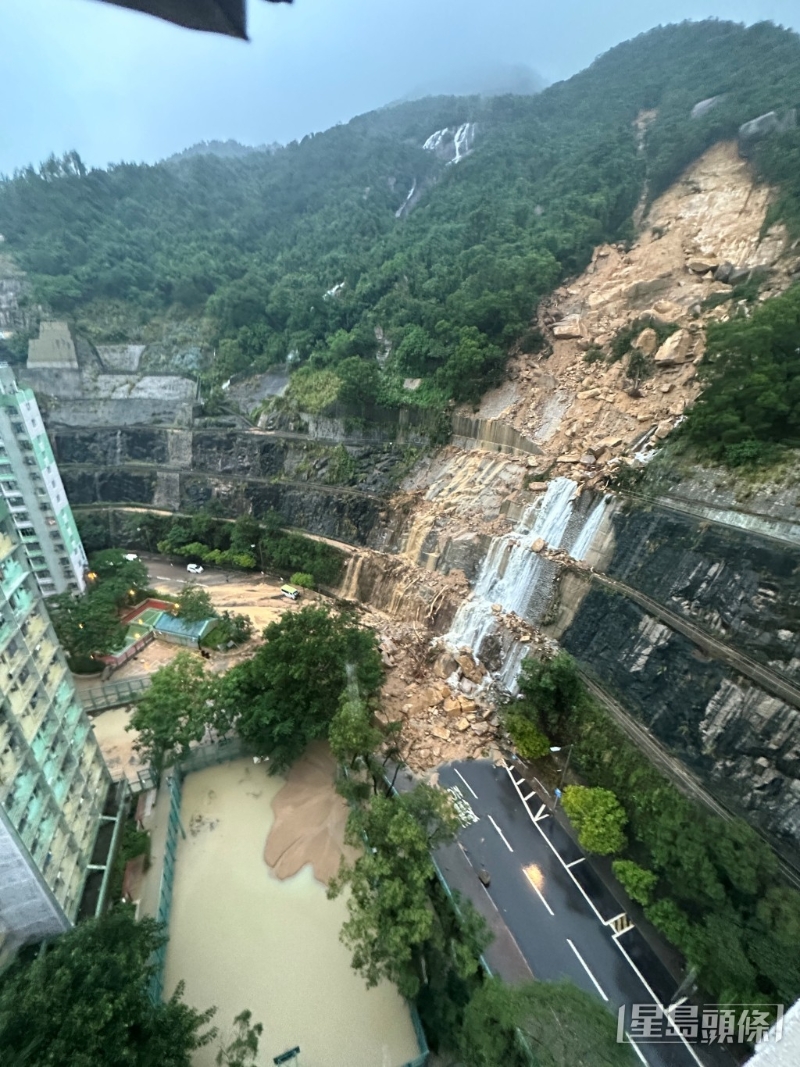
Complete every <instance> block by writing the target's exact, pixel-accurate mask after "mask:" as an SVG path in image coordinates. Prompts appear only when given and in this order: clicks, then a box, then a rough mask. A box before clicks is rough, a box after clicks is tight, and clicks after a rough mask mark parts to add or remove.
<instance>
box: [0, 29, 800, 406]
mask: <svg viewBox="0 0 800 1067" xmlns="http://www.w3.org/2000/svg"><path fill="white" fill-rule="evenodd" d="M712 96H720V97H721V99H720V100H719V101H718V103H717V106H716V107H714V108H713V109H711V110H709V111H708V112H706V113H705V114H703V115H702V116H701V117H699V118H691V117H690V112H691V110H692V107H693V106H694V105H695V104H696V103H697V102H698V101H700V100H702V99H705V98H708V97H712ZM798 104H800V38H798V37H797V35H796V34H794V33H791V32H789V31H786V30H782V29H780V28H778V27H775V26H774V25H772V24H770V23H761V24H758V25H755V26H752V27H749V28H745V27H743V26H739V25H735V24H733V23H729V22H720V21H715V20H710V21H706V22H702V23H683V24H681V25H677V26H669V27H661V28H658V29H655V30H652V31H650V32H648V33H646V34H643V35H641V36H639V37H637V38H635V39H634V40H632V41H629V42H626V43H625V44H622V45H619V46H618V47H616V48H614V49H612V50H611V51H609V52H608V53H606V54H605V55H603V56H601V57H600V58H599V59H598V60H596V61H595V62H594V63H593V64H592V65H591V66H590V67H589V68H587V69H586V70H585V71H582V72H581V73H580V74H578V75H576V76H575V77H573V78H571V79H569V80H568V81H565V82H561V83H559V84H557V85H554V86H551V87H550V88H548V89H546V90H545V91H544V92H542V93H540V94H538V95H536V96H501V97H493V98H477V97H469V98H468V97H438V98H427V99H425V100H421V101H416V102H413V103H407V104H401V105H398V106H395V107H391V108H386V109H383V110H380V111H375V112H372V113H370V114H367V115H363V116H361V117H359V118H356V119H353V120H352V121H351V122H349V123H348V124H346V125H341V126H337V127H334V128H333V129H331V130H328V131H327V132H325V133H322V134H318V135H314V136H309V137H306V138H304V139H303V140H302V141H301V142H299V143H292V144H290V145H288V146H286V147H285V148H282V149H275V148H274V147H271V148H270V149H268V150H264V151H251V152H246V153H242V154H237V153H236V152H235V151H233V150H231V151H230V152H229V153H228V154H227V155H226V157H225V158H221V157H220V156H219V155H216V154H202V153H201V154H195V153H194V152H187V153H183V154H182V155H181V156H178V157H172V159H171V160H170V161H168V162H166V163H163V164H158V165H155V166H144V165H134V164H126V163H121V164H118V165H114V166H110V167H109V168H108V169H107V170H99V169H98V170H87V169H86V168H85V166H84V165H83V163H82V162H81V160H80V158H79V157H78V156H77V155H76V154H75V153H71V154H69V155H67V156H65V157H64V158H63V159H61V160H57V159H55V158H51V159H50V160H48V161H47V162H46V163H44V164H43V165H42V166H41V167H39V169H34V168H33V167H29V168H27V169H25V170H23V171H21V172H19V173H18V174H16V175H15V176H14V177H12V178H8V179H5V180H3V181H2V182H0V232H1V233H3V234H4V236H5V238H6V241H7V247H9V248H10V249H11V250H12V251H13V253H14V255H15V257H16V259H17V261H18V262H19V264H20V265H21V266H22V267H23V268H24V269H25V270H26V271H27V272H28V273H29V275H30V278H31V282H32V284H33V290H34V297H35V299H36V300H38V301H41V302H43V303H44V304H45V305H46V306H49V307H50V308H51V309H52V310H53V311H55V312H57V313H58V314H63V315H68V316H70V317H72V318H73V319H74V320H75V321H76V323H77V324H78V326H79V327H80V328H81V329H82V330H83V331H84V332H85V333H87V334H88V335H89V336H90V337H91V338H92V339H93V340H95V341H96V342H101V341H102V342H118V341H134V340H153V339H155V338H156V337H157V336H158V330H159V329H163V327H164V324H165V323H166V322H168V321H170V320H178V321H181V320H186V319H190V320H193V321H195V322H196V324H197V327H198V330H199V334H200V336H202V339H203V341H204V344H205V347H206V350H207V353H208V365H207V374H208V377H209V379H210V384H212V385H213V384H219V383H221V382H223V381H224V380H225V379H227V378H228V377H230V376H231V375H233V374H236V373H240V372H244V371H247V370H250V369H256V370H264V369H266V368H267V367H270V366H274V365H276V364H284V363H285V362H287V361H288V362H289V364H290V366H292V367H293V368H294V369H295V370H300V369H302V374H301V377H300V378H299V379H298V380H297V388H298V390H299V392H300V395H301V396H321V397H322V398H323V399H324V400H325V401H326V402H328V401H330V399H331V398H335V397H336V396H337V393H338V394H339V395H340V397H341V398H342V399H345V400H346V398H347V397H348V396H350V397H354V396H355V397H358V398H359V400H361V401H362V402H363V401H378V402H379V403H383V404H397V403H400V402H403V403H416V404H421V405H430V406H435V407H441V406H442V405H443V404H444V403H446V401H447V400H448V399H450V398H454V399H456V400H475V399H476V398H477V397H478V396H479V395H480V394H481V392H482V391H483V390H485V388H486V387H487V386H489V385H490V384H492V383H493V382H496V381H497V380H498V379H499V378H500V376H501V375H502V370H503V366H504V362H505V357H506V354H507V352H508V351H509V349H510V348H511V347H512V346H513V345H515V344H522V345H524V346H527V347H528V348H529V349H532V348H535V346H536V345H537V343H540V339H539V338H538V336H537V333H536V331H535V330H533V329H531V319H532V315H533V313H534V311H535V308H536V305H537V302H538V300H539V299H540V298H541V297H542V296H543V295H544V294H545V293H547V292H548V291H549V290H551V289H552V287H553V286H554V285H555V284H557V283H558V281H559V280H560V279H562V278H564V277H565V276H569V275H572V274H575V273H576V272H578V271H580V270H581V269H582V268H583V267H584V266H585V264H586V263H587V261H588V260H589V257H590V255H591V252H592V249H593V248H594V246H595V245H597V244H598V243H599V242H602V241H609V240H620V239H622V240H624V239H626V238H628V237H629V236H631V234H632V229H631V226H632V224H631V212H632V209H633V207H634V206H635V204H636V202H637V199H638V198H639V196H640V194H641V192H642V190H643V188H644V183H645V181H646V182H647V189H648V194H649V196H650V197H653V196H656V195H658V194H659V193H660V192H662V191H663V190H664V189H665V188H666V187H667V186H668V185H669V184H670V182H671V181H673V180H674V179H675V177H676V176H677V175H678V174H679V173H680V171H681V170H682V169H683V168H684V167H685V166H686V165H687V164H688V163H689V162H690V161H691V160H692V159H694V158H696V157H697V155H698V154H699V153H700V152H702V151H703V150H704V149H705V148H706V147H708V146H709V145H710V144H712V143H714V142H715V141H717V140H719V139H720V138H724V137H731V136H733V135H735V133H736V131H737V129H738V127H739V125H740V124H741V123H742V122H744V121H747V120H749V119H752V118H754V117H755V116H758V115H760V114H762V113H764V112H766V111H769V110H773V109H775V110H782V109H786V108H789V107H791V106H796V105H798ZM645 108H657V110H658V114H657V118H656V120H655V122H654V123H653V124H652V125H651V126H650V127H649V129H648V130H647V133H646V137H645V140H644V144H643V146H642V147H643V150H642V151H638V150H637V140H636V131H635V128H634V125H633V123H634V119H635V118H636V116H637V114H638V113H639V112H640V111H641V110H642V109H645ZM467 121H472V122H475V123H476V124H477V126H476V129H477V132H476V140H475V149H474V151H473V152H472V153H471V154H470V155H469V156H467V157H466V158H464V159H461V160H460V161H459V162H458V164H457V165H455V166H454V165H452V164H450V165H448V164H446V163H445V162H444V161H443V160H442V159H440V158H438V157H437V155H436V153H434V152H431V151H425V150H424V149H423V147H422V146H423V144H424V142H425V140H426V138H428V137H429V135H430V134H432V133H433V132H434V131H436V130H438V129H441V128H443V127H445V126H450V127H454V126H456V125H457V124H459V123H462V122H467ZM798 158H800V131H798V130H790V131H789V132H787V133H784V134H781V135H780V136H778V137H776V138H774V139H773V140H772V141H767V142H764V144H763V146H762V148H761V149H760V150H759V152H758V153H757V155H756V158H755V163H756V165H757V166H758V167H759V168H760V169H761V171H762V173H763V174H764V176H765V177H767V178H768V179H770V180H772V181H775V182H777V183H778V184H779V186H780V190H781V199H780V202H779V203H778V204H777V205H776V208H775V211H776V212H777V213H779V214H781V215H782V216H783V217H784V218H785V219H786V221H787V223H788V224H789V225H790V227H792V228H794V229H797V230H798V231H800V185H798V177H797V175H798V168H797V166H796V165H795V163H796V161H797V159H798ZM413 186H416V189H417V191H419V190H422V195H421V197H420V199H419V201H418V202H417V203H416V205H415V206H414V208H413V210H411V211H410V212H408V213H404V212H402V211H401V212H400V216H399V217H398V211H399V209H401V206H402V205H403V203H404V201H405V199H406V197H407V195H408V193H409V191H410V190H411V188H412V187H413ZM376 334H377V335H376ZM376 355H377V356H379V357H380V358H379V359H376V358H375V357H376ZM406 378H420V379H422V384H421V386H420V388H419V389H417V390H416V392H413V393H410V392H408V391H406V390H404V388H403V381H404V379H406Z"/></svg>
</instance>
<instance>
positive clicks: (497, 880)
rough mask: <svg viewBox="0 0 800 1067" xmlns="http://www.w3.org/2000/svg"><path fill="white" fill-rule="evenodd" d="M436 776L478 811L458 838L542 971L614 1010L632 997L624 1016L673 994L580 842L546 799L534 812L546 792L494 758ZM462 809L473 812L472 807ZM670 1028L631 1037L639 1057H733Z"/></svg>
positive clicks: (702, 1061) (674, 1062) (668, 1060)
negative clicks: (638, 1039)
mask: <svg viewBox="0 0 800 1067" xmlns="http://www.w3.org/2000/svg"><path fill="white" fill-rule="evenodd" d="M512 773H513V774H514V776H515V779H519V778H520V775H519V772H518V771H516V770H512ZM439 784H440V785H442V786H443V787H444V788H456V789H458V790H459V791H460V794H461V797H462V798H463V800H464V801H466V803H467V804H468V805H469V809H471V811H472V815H473V816H474V817H475V818H476V820H477V821H475V822H469V823H468V825H465V826H464V828H463V830H462V832H461V834H460V838H459V840H460V844H461V846H462V848H463V849H464V852H465V853H466V855H467V858H468V859H469V860H470V862H471V863H472V865H473V866H474V868H475V869H476V872H477V870H478V869H480V868H481V867H483V868H485V869H486V870H487V871H488V872H489V874H490V875H491V884H490V886H489V888H488V890H486V892H487V893H488V895H489V896H490V897H491V899H492V901H493V902H494V904H495V906H496V907H497V910H498V912H499V914H500V915H501V916H502V918H503V920H504V921H505V924H506V926H507V927H508V929H509V931H510V933H511V934H512V935H513V938H514V940H515V941H516V943H517V945H518V946H519V949H520V951H521V953H522V955H523V956H524V958H525V959H526V961H527V962H528V964H529V966H530V968H531V971H532V972H533V974H534V975H535V976H536V977H537V978H541V979H551V980H553V979H558V978H563V977H566V978H569V979H571V980H572V981H573V982H574V983H575V984H576V985H578V986H580V988H581V989H585V990H586V991H587V992H588V993H592V994H594V995H595V996H598V997H600V998H601V999H602V1000H603V1002H604V1003H605V1004H606V1005H607V1007H608V1008H609V1010H610V1011H611V1012H613V1014H614V1015H615V1016H616V1015H617V1012H618V1009H619V1008H620V1007H621V1006H622V1005H627V1006H628V1012H627V1015H626V1019H628V1020H629V1019H630V1005H633V1004H653V1002H654V996H655V998H657V1000H658V1001H659V1002H660V1003H661V1004H662V1005H664V1004H666V1005H668V1004H669V1003H670V1001H671V1000H672V998H673V996H674V994H675V987H674V982H672V980H671V979H670V978H669V975H668V974H667V972H666V970H665V969H664V968H663V966H662V965H661V963H660V961H658V960H657V958H656V957H655V956H654V955H653V954H652V952H651V951H650V949H649V948H648V947H647V945H646V944H645V943H644V941H643V939H642V938H641V936H640V935H639V934H638V932H637V931H636V930H635V929H629V930H627V931H626V932H624V933H620V932H619V931H620V930H622V929H624V927H625V926H627V925H629V923H628V921H627V919H625V917H624V916H623V917H622V918H619V916H620V911H621V909H620V907H619V905H618V904H617V903H616V902H615V901H614V899H613V897H611V895H610V893H608V891H607V890H606V889H605V887H604V886H603V885H602V883H600V882H599V880H597V879H596V878H595V877H594V876H593V873H592V871H591V869H590V868H589V867H587V866H586V864H585V861H584V860H583V859H582V858H581V856H582V854H581V852H580V850H579V849H578V847H577V846H576V845H575V844H574V843H573V842H572V840H571V839H570V838H569V837H568V836H567V834H566V833H565V832H564V831H563V830H562V829H561V827H560V826H559V825H558V824H557V823H556V822H554V820H553V819H552V817H550V816H549V815H548V814H547V811H546V809H545V811H544V812H542V813H541V816H540V817H539V818H538V821H536V822H534V821H533V818H532V816H533V817H536V816H537V813H539V812H540V808H541V801H540V799H539V797H538V796H537V795H535V794H534V795H533V796H531V797H530V798H529V801H528V803H524V802H523V800H524V798H525V797H527V794H528V793H530V792H531V789H530V787H528V786H526V785H523V786H522V787H521V790H520V791H518V789H517V788H516V787H515V784H514V781H512V780H511V777H510V775H509V773H508V771H507V770H506V769H505V768H503V767H495V766H494V765H493V764H491V763H489V762H488V761H471V762H461V763H453V764H449V765H447V766H445V767H443V768H442V769H441V771H440V774H439ZM520 792H521V793H522V796H521V795H520ZM463 810H464V816H465V818H464V820H463V821H467V820H469V819H470V818H471V816H470V814H469V810H468V809H466V808H464V809H463ZM567 864H571V865H572V866H570V868H569V870H568V869H567V867H566V865H567ZM570 871H572V873H573V874H574V875H575V878H576V879H577V880H578V881H579V883H580V885H581V888H579V887H578V886H577V885H576V884H575V881H574V880H573V878H572V877H571V875H570ZM476 879H477V873H476ZM581 890H583V891H581ZM615 919H616V920H617V922H616V928H615V925H614V923H613V920H615ZM627 957H629V958H627ZM637 972H638V973H637ZM645 982H646V983H647V985H646V984H645ZM647 986H649V987H650V990H648V988H647ZM651 991H652V992H651ZM671 1036H672V1038H673V1041H674V1043H657V1044H653V1043H648V1044H644V1043H635V1045H634V1047H635V1050H636V1052H637V1054H638V1055H639V1058H640V1060H641V1061H642V1062H644V1063H647V1064H649V1065H651V1067H698V1065H702V1067H706V1065H707V1064H714V1065H715V1067H716V1064H718V1063H720V1062H722V1063H725V1062H727V1063H728V1064H731V1063H732V1062H733V1061H732V1060H730V1059H728V1058H727V1057H723V1058H722V1060H720V1059H719V1058H718V1057H717V1055H715V1054H714V1053H713V1052H710V1051H709V1050H708V1049H707V1048H706V1047H705V1046H694V1045H693V1046H691V1047H689V1046H687V1045H686V1044H684V1043H683V1042H681V1041H680V1040H679V1039H677V1038H676V1037H675V1035H674V1033H673V1034H672V1035H671Z"/></svg>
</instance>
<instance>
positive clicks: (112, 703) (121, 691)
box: [78, 675, 150, 711]
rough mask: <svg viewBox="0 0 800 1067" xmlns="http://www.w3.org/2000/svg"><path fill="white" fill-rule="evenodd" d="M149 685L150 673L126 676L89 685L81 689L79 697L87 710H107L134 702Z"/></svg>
mask: <svg viewBox="0 0 800 1067" xmlns="http://www.w3.org/2000/svg"><path fill="white" fill-rule="evenodd" d="M149 685H150V675H143V676H142V677H140V678H125V679H121V680H120V681H119V682H106V683H105V685H91V686H88V687H87V688H86V689H81V690H79V692H78V697H79V699H80V702H81V704H82V705H83V707H84V709H85V710H86V711H105V710H106V709H107V708H118V707H120V706H121V705H122V704H132V703H133V702H134V701H135V700H138V699H139V697H140V696H141V695H142V693H143V692H144V691H145V689H147V688H148V686H149Z"/></svg>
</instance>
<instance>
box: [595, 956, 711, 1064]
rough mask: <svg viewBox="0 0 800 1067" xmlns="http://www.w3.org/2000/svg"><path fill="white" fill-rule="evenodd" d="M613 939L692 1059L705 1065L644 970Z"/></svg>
mask: <svg viewBox="0 0 800 1067" xmlns="http://www.w3.org/2000/svg"><path fill="white" fill-rule="evenodd" d="M612 940H613V942H614V944H615V945H616V946H617V948H618V949H619V950H620V952H621V953H622V955H623V956H624V957H625V959H626V960H627V961H628V963H629V964H630V967H631V970H632V971H633V972H634V973H635V974H636V976H637V977H638V979H639V981H640V982H641V983H642V985H643V986H644V988H645V989H646V990H647V993H648V995H649V996H650V997H651V998H652V1000H653V1003H654V1004H657V1005H658V1007H659V1008H661V1010H662V1011H663V1013H664V1015H666V1017H667V1019H668V1020H669V1022H670V1024H671V1025H672V1029H673V1030H674V1031H675V1033H676V1034H677V1035H678V1037H679V1038H680V1039H681V1041H682V1042H683V1044H684V1045H685V1046H686V1051H687V1052H688V1053H689V1055H690V1056H691V1057H692V1059H693V1060H694V1062H695V1063H696V1064H697V1067H703V1061H702V1060H701V1059H700V1057H699V1056H698V1055H697V1053H696V1052H695V1051H694V1049H693V1048H692V1046H691V1045H690V1044H689V1042H688V1041H687V1040H686V1038H685V1037H684V1036H683V1033H682V1032H681V1030H680V1029H679V1028H678V1027H677V1026H676V1025H675V1023H674V1021H673V1020H672V1019H671V1018H670V1016H669V1015H668V1014H667V1009H666V1008H665V1007H664V1005H663V1004H662V1003H661V1001H660V1000H659V999H658V997H657V996H656V995H655V993H654V992H653V990H652V989H651V988H650V985H649V983H648V981H647V979H646V978H645V976H644V975H643V974H642V972H641V971H640V970H639V968H638V967H637V966H636V964H635V963H634V962H633V960H632V959H631V958H630V956H629V955H628V953H627V952H626V951H625V949H624V948H623V947H622V945H621V944H620V943H619V941H618V940H617V938H616V937H614V938H612Z"/></svg>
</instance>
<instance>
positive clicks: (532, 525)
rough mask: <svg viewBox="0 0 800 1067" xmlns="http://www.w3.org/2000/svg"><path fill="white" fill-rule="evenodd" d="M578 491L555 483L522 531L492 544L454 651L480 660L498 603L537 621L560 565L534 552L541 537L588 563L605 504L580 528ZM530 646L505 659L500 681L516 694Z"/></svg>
mask: <svg viewBox="0 0 800 1067" xmlns="http://www.w3.org/2000/svg"><path fill="white" fill-rule="evenodd" d="M577 494H578V486H577V484H576V483H575V482H573V481H571V480H570V479H569V478H555V479H554V480H553V481H552V482H550V484H549V485H548V487H547V492H546V493H545V494H544V496H543V497H542V498H541V499H540V500H538V501H537V502H536V503H535V504H531V505H530V506H529V507H528V508H526V509H525V512H524V514H523V516H522V518H521V519H520V521H519V523H518V524H517V526H516V527H515V528H514V529H513V530H512V531H511V532H510V533H507V534H504V535H503V536H502V537H497V538H495V539H494V540H493V541H492V544H491V546H490V548H489V551H488V552H487V554H486V557H485V559H484V561H483V564H482V566H481V570H480V574H479V575H478V579H477V581H476V583H475V588H474V591H473V594H472V596H471V598H470V599H469V600H467V601H465V602H464V603H463V604H462V605H461V607H460V608H459V609H458V611H457V612H456V616H455V619H454V620H453V625H452V627H451V629H450V632H449V633H448V634H447V635H446V638H445V640H446V641H447V643H448V644H449V645H450V646H451V647H452V648H456V649H458V648H464V647H467V648H469V649H471V650H472V652H473V654H474V655H476V656H477V655H480V650H481V645H482V644H483V642H484V640H485V639H486V638H487V637H488V636H489V635H490V634H491V633H493V632H494V631H495V628H496V623H497V615H496V613H495V612H494V611H492V606H493V605H497V604H499V605H500V607H501V608H502V612H503V613H508V612H513V613H514V614H515V615H517V616H519V617H520V618H521V619H525V620H526V621H528V622H538V620H539V618H540V617H541V614H542V612H543V611H544V608H545V606H546V604H547V601H548V599H549V595H550V590H551V587H552V583H553V580H554V578H555V575H556V573H557V569H558V568H557V564H555V563H553V562H552V561H551V560H549V559H547V558H546V557H543V556H541V555H539V553H537V552H532V551H531V544H532V543H533V542H534V541H536V540H538V539H539V538H541V539H542V540H544V541H545V542H546V544H547V545H548V546H549V547H550V548H562V549H565V550H567V551H568V552H569V553H570V555H572V556H573V557H574V558H575V559H583V558H584V556H585V555H586V553H587V552H588V551H589V548H590V546H591V543H592V539H593V538H594V536H595V534H596V533H597V530H598V527H599V526H600V522H601V520H602V518H603V513H604V511H605V507H606V500H605V499H602V500H599V501H598V502H597V503H596V504H595V505H594V507H593V508H592V509H591V511H590V512H589V514H588V516H587V517H586V519H585V520H584V521H582V522H581V523H580V525H579V527H578V529H577V530H576V529H575V523H574V521H573V519H574V517H575V516H574V508H575V499H576V496H577ZM526 652H527V646H526V645H523V644H520V643H515V644H514V645H513V647H511V648H509V649H508V650H507V651H506V653H505V654H504V656H503V662H502V665H501V668H500V670H499V671H498V672H497V680H498V681H499V682H500V684H501V685H503V686H504V688H506V689H508V690H513V688H514V685H515V680H516V677H517V674H518V673H519V668H520V665H521V663H522V660H523V659H524V657H525V654H526Z"/></svg>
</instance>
